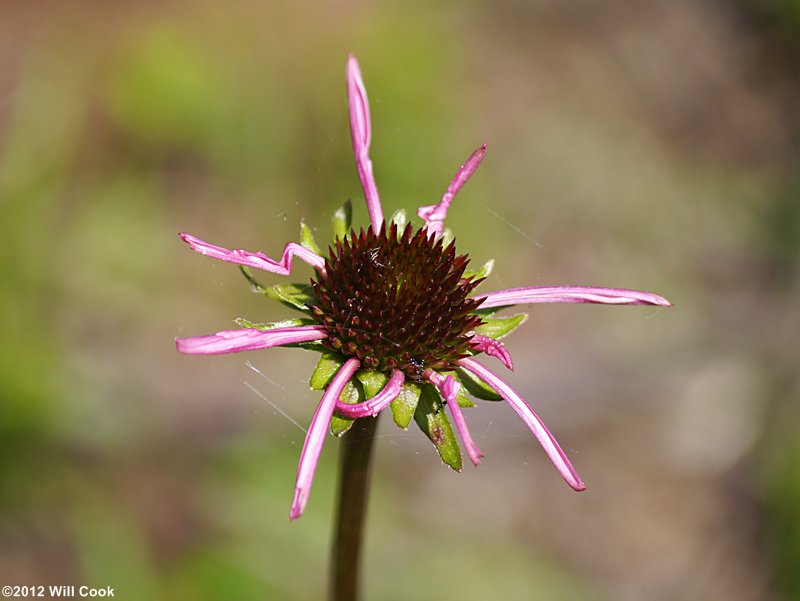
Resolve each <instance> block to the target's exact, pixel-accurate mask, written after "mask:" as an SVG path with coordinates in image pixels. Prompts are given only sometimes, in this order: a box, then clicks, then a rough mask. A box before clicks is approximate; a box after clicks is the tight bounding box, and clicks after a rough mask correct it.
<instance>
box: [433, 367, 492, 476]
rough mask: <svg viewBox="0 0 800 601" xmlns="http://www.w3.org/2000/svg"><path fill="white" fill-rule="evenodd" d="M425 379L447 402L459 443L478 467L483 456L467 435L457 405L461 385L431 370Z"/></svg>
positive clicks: (465, 421) (449, 377) (467, 430)
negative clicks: (459, 439)
mask: <svg viewBox="0 0 800 601" xmlns="http://www.w3.org/2000/svg"><path fill="white" fill-rule="evenodd" d="M425 377H426V378H427V379H428V381H429V382H430V383H431V384H433V385H434V386H436V388H438V389H439V391H440V392H441V393H442V396H443V397H444V399H445V400H446V401H447V406H448V407H450V414H451V415H452V416H453V422H454V423H455V425H456V430H458V435H459V436H460V437H461V441H462V442H463V443H464V447H465V448H466V449H467V455H469V458H470V460H471V461H472V463H473V465H474V466H475V467H478V465H479V464H480V462H481V457H483V456H484V455H483V453H482V452H481V450H480V449H479V448H478V445H476V444H475V441H474V440H472V435H471V434H470V433H469V428H468V427H467V420H466V419H465V418H464V413H463V412H462V411H461V407H460V406H459V404H458V389H459V388H461V384H460V383H459V382H456V379H455V378H454V377H453V376H447V377H444V376H442V375H441V374H439V373H436V372H435V371H433V370H431V369H429V370H427V371H426V372H425Z"/></svg>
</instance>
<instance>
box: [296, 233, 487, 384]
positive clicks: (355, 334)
mask: <svg viewBox="0 0 800 601" xmlns="http://www.w3.org/2000/svg"><path fill="white" fill-rule="evenodd" d="M329 255H330V257H329V258H328V259H326V261H325V274H324V275H319V276H318V277H317V279H312V280H311V285H312V286H313V288H314V292H315V294H316V297H317V299H318V303H317V304H316V305H315V306H314V307H312V314H313V315H314V316H315V317H316V318H317V319H318V320H319V321H320V322H321V323H322V324H323V325H324V326H325V327H326V328H327V329H328V332H329V333H330V336H329V337H328V338H327V340H325V341H324V344H325V345H326V346H328V348H330V349H331V350H334V351H337V352H339V353H341V354H343V355H345V356H346V357H357V358H358V359H359V360H360V361H361V363H362V364H363V365H364V367H366V368H368V369H372V370H377V371H389V370H392V369H401V370H403V371H404V372H405V374H406V376H407V377H409V378H411V379H413V380H416V381H421V380H422V379H423V372H424V371H425V370H426V369H434V370H442V369H448V368H451V367H453V365H454V363H455V361H457V360H458V359H461V358H463V357H466V356H469V355H470V354H471V353H470V352H469V339H470V337H471V332H472V331H473V330H474V329H475V328H476V327H477V326H479V325H480V324H481V318H480V317H479V316H478V315H475V314H474V313H473V311H474V310H475V309H476V308H477V307H478V305H479V303H480V301H478V300H475V299H471V298H467V296H468V295H469V293H470V292H471V291H472V290H473V289H474V288H475V286H477V285H478V283H479V282H480V280H474V279H472V278H463V274H464V269H465V268H466V266H467V264H468V263H469V258H468V257H467V255H459V256H456V250H455V245H454V244H452V243H451V244H449V245H447V246H444V244H443V242H442V239H441V238H439V239H434V238H433V237H429V236H428V232H427V231H426V230H425V229H420V230H418V231H417V232H416V233H414V232H413V229H412V227H411V224H409V225H407V226H406V228H405V230H403V232H402V235H398V230H397V225H396V224H392V225H391V226H390V227H389V228H388V230H387V228H386V224H385V223H384V225H383V226H382V227H381V229H380V232H379V233H377V234H376V233H375V232H374V231H373V230H372V229H368V230H366V231H365V230H363V229H362V230H361V231H360V232H358V233H356V232H355V231H354V230H351V232H350V235H349V236H348V237H347V238H346V239H344V240H342V239H337V240H336V245H335V246H334V247H331V248H330V249H329Z"/></svg>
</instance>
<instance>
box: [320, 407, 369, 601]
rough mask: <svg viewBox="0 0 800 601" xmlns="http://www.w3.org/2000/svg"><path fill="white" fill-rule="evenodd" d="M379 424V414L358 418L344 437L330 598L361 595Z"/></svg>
mask: <svg viewBox="0 0 800 601" xmlns="http://www.w3.org/2000/svg"><path fill="white" fill-rule="evenodd" d="M377 425H378V418H377V417H365V418H362V419H357V420H356V422H355V423H354V424H353V427H352V428H350V430H348V432H347V433H346V434H345V435H344V436H343V437H342V443H341V446H342V451H341V454H342V457H341V462H342V463H341V473H342V477H341V482H340V485H339V510H338V512H337V522H336V531H335V533H334V537H333V549H332V553H331V588H330V597H329V598H330V601H356V600H357V599H358V596H359V595H358V593H359V584H360V583H359V575H360V572H361V564H360V561H359V557H360V555H361V542H362V540H363V530H364V522H365V520H366V516H367V489H368V488H369V477H370V465H371V463H372V443H373V442H374V441H375V431H376V430H377Z"/></svg>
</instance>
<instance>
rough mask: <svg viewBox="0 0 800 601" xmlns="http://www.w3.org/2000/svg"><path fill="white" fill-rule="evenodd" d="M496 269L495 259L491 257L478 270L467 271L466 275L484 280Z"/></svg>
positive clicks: (466, 276)
mask: <svg viewBox="0 0 800 601" xmlns="http://www.w3.org/2000/svg"><path fill="white" fill-rule="evenodd" d="M493 269H494V259H489V260H488V261H486V263H484V264H483V267H481V268H480V269H479V270H478V271H465V272H464V276H463V277H465V278H470V277H471V278H472V279H473V280H482V279H484V278H488V277H489V275H490V274H491V273H492V270H493Z"/></svg>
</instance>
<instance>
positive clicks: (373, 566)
mask: <svg viewBox="0 0 800 601" xmlns="http://www.w3.org/2000/svg"><path fill="white" fill-rule="evenodd" d="M0 9H2V10H1V11H0V15H2V16H1V17H0V241H1V242H0V245H1V246H0V248H2V252H1V253H0V266H1V267H0V273H1V274H2V279H3V282H2V286H0V332H2V337H3V343H2V344H1V345H0V584H2V585H5V584H12V585H13V584H19V585H23V584H26V585H32V584H76V585H79V584H88V585H92V586H113V587H114V588H115V591H116V598H119V599H136V600H138V599H169V600H183V599H187V600H195V599H197V600H205V599H208V600H216V599H237V600H239V599H241V600H250V599H254V600H255V599H280V600H286V599H320V598H322V597H323V596H324V590H325V583H326V554H327V552H328V546H329V539H330V527H331V520H332V510H333V506H334V493H335V477H336V474H335V471H336V455H337V452H338V441H337V440H335V439H332V438H331V439H329V440H328V441H327V442H326V447H325V451H324V453H323V460H322V463H321V467H320V469H319V470H318V475H317V481H316V485H315V487H314V491H313V494H312V497H311V502H310V505H309V509H308V510H307V512H306V514H305V515H304V516H303V517H302V519H300V520H299V521H298V522H297V523H294V524H290V523H289V520H288V511H289V503H290V500H291V495H292V487H293V482H294V471H295V468H296V464H297V457H298V455H299V451H300V447H301V445H302V441H303V433H302V432H301V431H300V430H299V429H298V428H297V427H296V426H295V425H293V424H292V423H291V421H290V420H288V419H286V418H285V417H284V416H282V415H281V413H280V412H279V411H277V410H276V409H275V407H276V406H277V407H279V408H280V409H281V410H282V411H284V412H286V413H287V414H288V415H289V416H291V418H292V419H294V420H296V421H297V422H299V423H300V424H307V423H308V421H309V419H310V417H311V415H312V413H313V410H314V407H315V405H316V403H317V400H318V398H319V394H318V393H312V392H310V391H309V390H308V385H307V378H308V375H309V374H310V371H311V369H312V368H313V366H314V363H315V360H316V356H312V354H306V353H304V352H303V351H299V350H280V349H276V350H271V351H262V352H256V353H249V354H246V355H245V354H242V355H231V356H226V357H214V358H202V357H200V358H198V357H185V356H179V355H178V354H177V353H176V352H175V350H174V346H173V338H174V337H175V336H188V335H199V334H205V333H209V332H213V331H216V330H220V329H226V328H230V327H233V326H232V320H233V318H235V317H237V316H243V317H247V318H249V319H252V320H255V321H264V320H271V319H278V318H280V317H282V316H286V315H288V314H289V312H288V310H287V309H283V308H281V307H279V306H277V305H275V304H272V303H270V302H269V301H267V300H265V299H263V298H260V297H257V296H255V295H252V294H250V293H249V291H248V287H247V285H246V283H245V282H244V280H243V278H242V277H241V275H240V274H239V273H238V270H237V269H236V268H235V267H234V266H231V265H228V264H224V263H219V262H215V261H212V260H209V259H203V258H202V257H200V256H198V255H196V254H194V253H192V252H191V251H190V250H188V249H187V248H186V247H185V245H183V244H182V243H181V242H180V241H179V240H178V238H177V236H176V234H177V232H179V231H189V232H192V233H194V234H196V235H198V236H200V237H202V238H205V239H207V240H210V241H212V242H216V243H218V244H222V245H226V246H229V247H241V248H246V249H249V250H253V251H255V250H263V251H264V252H266V253H267V254H269V255H271V256H275V255H276V254H278V253H279V252H280V250H281V249H282V248H283V244H284V243H285V242H286V241H287V240H290V239H294V240H296V239H297V236H298V226H299V221H300V220H301V219H304V220H305V221H306V222H307V223H308V224H309V226H311V227H312V228H313V229H314V230H315V232H316V235H317V238H318V240H320V241H326V240H327V239H328V234H329V231H330V230H329V217H330V214H331V213H332V211H333V210H334V209H335V207H337V206H338V205H339V204H341V202H342V201H344V200H345V199H346V198H348V197H352V198H353V199H354V204H355V206H356V207H357V210H356V223H359V224H364V223H366V221H367V216H366V211H365V210H364V209H363V206H362V202H361V199H362V197H361V191H360V187H359V184H358V180H357V177H356V175H355V168H354V166H353V163H352V155H351V151H350V147H349V144H350V141H349V134H348V130H347V116H346V106H345V94H344V64H345V59H346V56H347V53H348V52H350V51H352V52H354V53H356V55H357V56H358V57H359V59H360V61H361V66H362V69H363V71H364V77H365V80H366V84H367V88H368V90H369V93H370V98H371V102H372V115H373V127H374V129H373V160H374V163H375V172H376V177H377V181H378V187H379V189H380V191H381V193H382V198H383V201H384V205H385V208H386V210H387V212H389V213H390V212H391V211H393V210H395V209H397V208H401V207H404V208H406V209H408V210H411V211H413V210H414V209H415V208H416V207H417V206H418V205H419V204H430V203H433V202H435V201H436V200H438V197H439V196H440V195H441V193H442V191H443V190H444V188H445V186H446V185H447V182H448V181H449V179H450V177H451V176H452V174H453V172H454V171H455V168H456V167H457V165H458V164H459V163H460V162H461V161H462V160H463V159H464V158H466V156H467V155H468V154H469V152H471V151H472V150H473V149H474V148H475V147H476V146H478V145H479V144H480V143H481V142H483V141H484V140H485V141H488V143H489V154H488V155H487V159H486V161H485V162H484V164H483V166H482V167H481V169H480V170H479V172H478V173H477V174H476V176H475V177H474V179H473V181H472V182H470V184H469V185H468V186H467V187H466V188H465V189H464V190H463V192H462V194H461V195H460V197H459V198H458V199H457V201H456V203H455V205H454V206H453V209H452V211H451V213H450V218H449V225H450V226H451V227H452V228H453V229H454V230H455V232H456V235H457V239H458V244H459V250H460V251H462V252H469V253H470V255H471V256H472V257H473V260H474V261H475V262H476V263H478V264H481V263H483V262H484V261H485V260H487V259H488V258H495V259H497V268H496V271H495V273H494V274H493V275H492V278H491V282H489V283H487V286H488V287H491V288H504V287H512V286H520V285H525V284H542V285H546V284H584V285H598V286H617V287H630V288H641V289H646V290H652V291H654V292H658V293H660V294H663V295H664V296H667V297H668V298H669V299H670V300H672V301H673V302H674V303H675V305H676V306H675V307H674V308H673V309H669V310H654V309H653V308H643V307H629V308H615V307H596V306H578V305H573V306H566V305H561V306H558V305H549V306H534V307H530V308H529V313H530V319H529V321H528V323H527V324H526V325H525V326H524V327H523V328H522V329H521V330H520V331H519V332H518V333H516V334H515V335H514V336H513V337H511V338H510V339H509V340H508V341H507V345H508V347H509V349H510V350H511V352H512V353H513V354H514V357H515V363H516V365H517V371H516V373H514V374H512V375H510V376H509V381H510V382H511V384H512V385H513V386H515V387H516V388H517V389H518V390H519V391H520V392H522V393H523V394H524V395H525V396H526V397H527V399H528V400H529V401H530V402H531V404H532V405H533V406H534V407H535V408H536V409H537V411H539V413H540V415H541V416H542V417H543V418H544V419H545V420H546V421H547V423H548V425H549V426H550V427H551V429H552V430H553V432H554V433H556V435H557V436H558V437H559V439H560V441H561V442H562V444H563V445H564V447H565V448H566V449H567V452H568V453H569V454H570V456H571V458H572V459H573V461H574V463H575V465H576V467H577V468H578V470H579V471H580V472H581V475H582V476H583V478H584V480H585V481H586V483H587V485H588V487H589V489H588V491H587V492H585V493H583V494H575V493H573V492H572V491H571V490H570V489H569V488H568V487H567V486H565V485H564V483H563V482H562V481H561V479H560V477H559V476H558V474H557V473H556V472H555V470H554V469H553V468H552V466H550V465H549V464H548V462H547V460H546V457H545V455H544V453H543V452H542V451H541V449H540V448H539V447H538V445H537V444H536V442H535V440H534V439H533V438H532V436H531V435H530V434H529V433H528V432H527V430H526V429H525V427H524V425H523V424H522V423H521V422H519V420H518V419H517V418H516V416H515V415H514V414H513V412H512V411H511V409H510V408H509V407H507V406H506V405H505V404H502V403H482V404H480V405H479V407H478V408H477V409H474V410H470V411H469V413H468V417H469V419H470V423H471V425H472V430H473V434H474V435H475V438H476V440H477V442H478V444H479V445H480V446H481V448H482V449H483V451H484V452H486V454H487V458H486V459H485V460H484V462H483V464H482V465H481V466H480V468H478V469H473V468H472V467H471V466H467V467H466V468H465V470H464V472H463V473H462V474H460V475H457V474H454V473H452V472H450V471H449V470H448V469H447V468H445V467H443V466H442V465H441V462H440V460H439V458H438V457H437V456H436V454H435V452H434V450H433V448H431V446H430V444H429V443H428V442H427V441H426V440H425V439H424V438H423V437H422V435H421V434H420V433H419V432H417V431H415V430H409V431H408V432H403V431H400V430H398V429H397V428H396V427H395V426H394V425H393V424H392V423H390V420H388V419H386V418H384V419H383V420H382V423H381V425H380V432H379V435H380V440H379V445H378V448H377V465H376V479H375V488H374V494H373V498H372V506H371V513H370V522H369V531H368V540H367V550H366V583H365V586H366V598H369V599H388V600H394V599H396V600H400V599H432V598H439V599H489V598H502V599H505V600H507V601H511V600H517V599H519V600H523V599H524V600H530V599H543V600H544V599H547V600H553V599H564V600H570V601H580V600H609V601H610V600H613V601H642V600H648V601H649V600H653V601H660V600H664V601H666V600H673V599H681V600H717V599H720V600H722V599H724V600H726V601H749V600H761V599H769V600H771V599H776V600H780V599H785V600H788V599H798V598H800V570H798V566H800V509H798V507H800V442H799V440H798V436H797V430H798V424H799V423H800V422H799V421H798V402H797V401H798V396H799V395H798V389H799V387H800V385H799V382H798V376H797V363H798V348H797V347H798V345H797V339H798V337H799V336H798V335H799V334H800V332H799V331H798V330H800V323H799V322H800V309H798V307H799V306H800V304H798V294H799V292H798V276H800V271H799V270H798V266H799V265H800V198H799V196H800V171H798V166H799V163H800V161H799V160H798V158H799V155H798V140H799V138H798V133H799V131H800V129H799V127H800V116H799V115H798V110H797V107H798V106H800V69H799V67H800V60H799V59H800V3H798V2H797V0H772V1H769V0H739V1H735V2H722V1H713V0H696V1H694V2H690V1H688V0H677V1H674V2H655V1H650V2H646V1H633V0H630V1H615V0H612V1H606V2H589V1H567V2H563V1H562V2H557V1H555V0H542V1H529V2H525V1H523V0H516V1H514V0H505V1H500V2H479V1H467V2H463V1H462V2H440V3H430V2H421V1H417V0H411V1H407V2H399V1H386V2H357V1H339V2H319V3H292V2H288V1H283V2H279V1H273V0H264V1H261V2H257V1H254V0H240V1H237V2H230V3H219V2H210V1H196V2H188V1H171V2H152V1H150V2H137V3H122V2H117V3H111V2H107V1H99V0H96V1H84V0H80V1H78V0H76V1H72V2H58V1H50V2H45V1H36V0H34V1H30V2H16V1H10V0H6V1H4V2H2V3H1V4H0ZM305 277H306V273H305V271H303V270H302V268H301V271H300V272H299V274H298V278H296V279H303V278H305ZM263 279H264V281H266V282H269V283H275V282H278V281H281V280H280V278H278V277H274V278H271V279H270V277H269V276H266V277H264V278H263ZM248 361H249V362H251V365H252V366H253V367H254V368H256V369H257V370H259V371H260V372H261V375H259V374H258V373H256V372H255V371H254V370H253V369H251V368H250V367H249V366H248V365H247V364H246V362H248Z"/></svg>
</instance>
